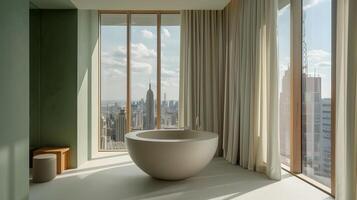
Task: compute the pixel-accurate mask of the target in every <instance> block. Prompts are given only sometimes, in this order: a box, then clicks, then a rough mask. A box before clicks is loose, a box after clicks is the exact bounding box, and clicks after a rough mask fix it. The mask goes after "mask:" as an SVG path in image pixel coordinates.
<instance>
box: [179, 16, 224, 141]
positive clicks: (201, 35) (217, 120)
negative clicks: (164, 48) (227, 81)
mask: <svg viewBox="0 0 357 200" xmlns="http://www.w3.org/2000/svg"><path fill="white" fill-rule="evenodd" d="M223 27H224V16H223V11H208V10H206V11H203V10H201V11H192V10H191V11H182V12H181V63H180V65H181V66H180V105H179V109H180V112H179V124H180V127H186V128H192V129H196V130H207V131H212V132H216V133H218V134H219V135H220V136H222V113H223V109H222V108H223V106H222V104H223V99H222V98H221V97H222V96H223V91H224V90H223V88H224V68H223V66H224V57H223V55H224V51H225V49H224V44H223V41H224V35H223ZM221 141H222V139H221V137H220V138H219V143H220V144H219V145H220V146H221Z"/></svg>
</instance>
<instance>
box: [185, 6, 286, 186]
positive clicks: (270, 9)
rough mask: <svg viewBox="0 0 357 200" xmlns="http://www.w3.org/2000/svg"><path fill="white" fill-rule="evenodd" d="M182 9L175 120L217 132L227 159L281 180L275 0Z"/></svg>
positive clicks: (189, 125)
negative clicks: (178, 100)
mask: <svg viewBox="0 0 357 200" xmlns="http://www.w3.org/2000/svg"><path fill="white" fill-rule="evenodd" d="M181 14H182V21H181V22H182V24H181V31H182V32H181V62H180V65H181V66H180V112H179V123H180V126H181V127H190V128H192V129H202V130H207V131H213V132H216V133H218V134H219V136H220V137H219V150H222V151H223V152H221V151H219V152H218V153H219V154H220V153H223V156H224V157H225V158H226V159H227V160H228V161H229V162H231V163H233V164H239V165H241V166H242V167H244V168H248V169H250V170H256V171H260V172H264V173H266V174H267V175H268V176H269V177H270V178H272V179H277V180H279V179H280V177H281V168H280V154H279V138H278V128H277V127H278V121H277V112H278V106H277V103H278V88H277V87H278V82H277V81H278V77H277V76H278V74H277V73H278V72H277V41H276V26H277V25H276V18H277V16H276V15H277V1H276V0H271V1H265V0H239V1H238V0H233V1H231V3H230V4H229V5H228V6H227V7H226V8H225V10H224V11H182V13H181Z"/></svg>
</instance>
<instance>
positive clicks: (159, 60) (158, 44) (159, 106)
mask: <svg viewBox="0 0 357 200" xmlns="http://www.w3.org/2000/svg"><path fill="white" fill-rule="evenodd" d="M156 26H157V29H156V33H157V37H156V38H157V61H156V63H157V94H156V95H157V98H156V99H157V100H156V105H157V106H156V107H157V109H156V112H157V114H156V116H157V119H156V124H157V128H158V129H160V128H161V14H157V24H156Z"/></svg>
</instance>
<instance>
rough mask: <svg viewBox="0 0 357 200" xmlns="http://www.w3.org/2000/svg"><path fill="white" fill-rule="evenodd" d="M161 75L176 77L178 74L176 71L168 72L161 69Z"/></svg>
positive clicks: (163, 68) (164, 68) (168, 70)
mask: <svg viewBox="0 0 357 200" xmlns="http://www.w3.org/2000/svg"><path fill="white" fill-rule="evenodd" d="M161 73H162V75H163V76H164V77H178V76H179V73H178V71H177V70H170V69H167V68H166V67H162V68H161Z"/></svg>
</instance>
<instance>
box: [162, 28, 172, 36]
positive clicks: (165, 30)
mask: <svg viewBox="0 0 357 200" xmlns="http://www.w3.org/2000/svg"><path fill="white" fill-rule="evenodd" d="M162 33H163V35H164V37H166V38H169V37H171V34H170V31H169V30H168V29H167V28H163V29H162Z"/></svg>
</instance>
